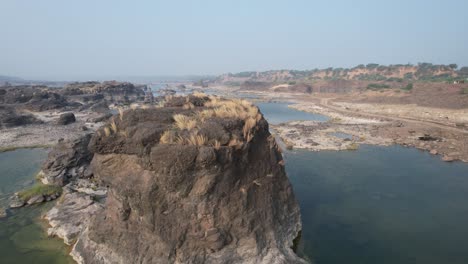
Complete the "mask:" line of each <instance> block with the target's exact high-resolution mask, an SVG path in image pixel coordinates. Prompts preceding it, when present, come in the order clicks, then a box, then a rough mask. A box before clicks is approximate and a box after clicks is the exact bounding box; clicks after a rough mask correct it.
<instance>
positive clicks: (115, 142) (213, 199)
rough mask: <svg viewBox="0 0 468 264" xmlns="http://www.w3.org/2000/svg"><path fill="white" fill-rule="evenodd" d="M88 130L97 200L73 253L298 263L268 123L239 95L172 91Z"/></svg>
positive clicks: (288, 200)
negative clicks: (102, 191) (100, 198)
mask: <svg viewBox="0 0 468 264" xmlns="http://www.w3.org/2000/svg"><path fill="white" fill-rule="evenodd" d="M166 106H167V107H163V108H156V109H137V110H128V111H126V112H124V113H122V114H120V115H119V116H116V117H114V118H113V119H112V120H111V121H110V123H109V124H108V125H107V126H105V127H103V128H102V129H100V130H99V131H98V132H97V133H96V134H95V135H94V136H93V138H92V139H91V142H90V145H89V148H90V150H91V151H92V152H93V153H94V158H93V160H92V162H91V168H92V171H93V173H94V177H95V178H96V179H97V181H98V182H99V183H100V184H101V185H103V186H107V188H108V197H107V200H106V205H105V209H104V210H102V211H99V213H97V215H96V216H95V217H94V218H93V219H91V221H90V223H89V225H88V227H87V228H86V230H85V231H84V232H83V233H82V234H81V235H80V236H79V238H78V241H77V243H76V244H75V246H74V248H73V251H72V253H71V254H72V256H73V257H74V259H75V260H77V261H78V262H79V263H302V262H304V261H303V260H302V259H300V258H298V257H297V256H296V255H295V254H294V252H293V250H292V249H291V247H292V246H293V240H294V239H295V238H296V237H297V235H298V233H299V231H300V230H301V220H300V211H299V206H298V204H297V202H296V200H295V197H294V193H293V190H292V187H291V185H290V183H289V181H288V178H287V176H286V174H285V170H284V167H283V164H284V162H283V160H282V156H281V154H280V152H279V151H278V148H277V145H276V142H275V140H274V137H273V136H272V135H270V133H269V131H268V123H267V122H266V121H265V119H264V118H263V116H262V114H261V113H260V112H259V111H258V108H256V107H254V106H252V105H250V104H249V103H247V102H245V101H227V100H221V99H218V98H214V97H211V98H209V97H206V96H201V95H199V96H190V97H187V98H180V97H175V98H172V99H170V98H169V101H168V102H167V103H166Z"/></svg>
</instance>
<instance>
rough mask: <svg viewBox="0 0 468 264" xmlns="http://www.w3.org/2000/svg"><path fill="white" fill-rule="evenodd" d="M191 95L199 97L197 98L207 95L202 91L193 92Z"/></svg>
mask: <svg viewBox="0 0 468 264" xmlns="http://www.w3.org/2000/svg"><path fill="white" fill-rule="evenodd" d="M192 95H193V96H195V97H199V98H200V97H206V96H207V95H206V93H202V92H198V91H195V92H193V93H192Z"/></svg>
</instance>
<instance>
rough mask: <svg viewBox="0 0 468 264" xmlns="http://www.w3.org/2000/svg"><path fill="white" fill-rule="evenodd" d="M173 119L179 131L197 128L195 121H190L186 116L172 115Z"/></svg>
mask: <svg viewBox="0 0 468 264" xmlns="http://www.w3.org/2000/svg"><path fill="white" fill-rule="evenodd" d="M173 118H174V120H175V123H176V126H177V127H178V128H179V129H180V130H184V129H187V130H191V129H193V128H195V127H196V126H197V120H195V119H192V118H190V117H188V116H185V115H181V114H177V115H174V117H173Z"/></svg>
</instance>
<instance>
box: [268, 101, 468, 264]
mask: <svg viewBox="0 0 468 264" xmlns="http://www.w3.org/2000/svg"><path fill="white" fill-rule="evenodd" d="M259 107H260V109H261V110H262V112H263V113H264V115H265V117H266V118H267V120H273V122H278V121H277V116H278V115H279V116H281V117H282V118H281V120H282V122H284V121H291V120H296V118H297V116H298V115H303V114H304V113H303V112H300V113H297V112H299V111H296V110H294V109H289V108H288V109H285V108H284V106H283V105H280V107H276V105H275V104H274V103H266V104H259ZM277 109H279V110H277ZM278 111H279V113H278ZM305 114H307V113H305ZM288 117H289V120H285V119H288ZM310 118H312V119H313V118H315V117H313V116H311V117H310ZM301 119H302V118H301ZM318 121H322V120H320V119H318ZM284 156H285V160H286V171H287V173H288V175H289V178H290V181H291V183H292V185H293V188H294V192H295V194H296V198H297V200H298V202H299V205H300V207H301V213H302V221H303V232H302V241H301V243H300V254H302V256H304V257H306V258H308V259H311V260H313V261H314V263H316V264H335V263H336V264H338V263H340V264H341V263H347V264H354V263H356V264H367V263H368V264H376V263H379V264H386V263H388V264H395V263H398V264H415V263H424V264H432V263H433V264H436V263H437V264H440V263H450V264H458V263H459V264H466V263H468V203H467V201H468V164H465V163H460V162H455V163H446V162H443V161H441V160H440V159H439V158H438V157H436V156H432V155H429V154H428V153H427V152H422V151H419V150H416V149H409V148H403V147H400V146H391V147H376V146H361V147H360V149H359V150H357V151H341V152H336V151H325V152H311V151H305V150H304V151H286V152H285V153H284Z"/></svg>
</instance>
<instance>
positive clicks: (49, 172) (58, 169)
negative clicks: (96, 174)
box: [40, 134, 93, 186]
mask: <svg viewBox="0 0 468 264" xmlns="http://www.w3.org/2000/svg"><path fill="white" fill-rule="evenodd" d="M90 139H91V135H90V134H86V135H85V136H83V137H81V138H78V139H74V140H67V141H63V140H61V141H60V142H59V143H58V144H57V145H55V146H54V148H53V149H52V150H51V151H50V152H49V155H48V158H47V160H46V161H45V162H44V164H43V165H42V172H41V175H40V176H41V181H42V182H43V183H44V184H55V185H59V186H63V185H65V184H67V183H68V182H70V180H72V179H76V178H90V177H91V175H92V173H91V171H90V170H89V163H90V162H91V160H92V158H93V154H92V153H91V152H90V151H89V150H88V144H89V141H90Z"/></svg>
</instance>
